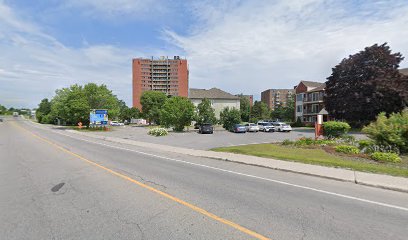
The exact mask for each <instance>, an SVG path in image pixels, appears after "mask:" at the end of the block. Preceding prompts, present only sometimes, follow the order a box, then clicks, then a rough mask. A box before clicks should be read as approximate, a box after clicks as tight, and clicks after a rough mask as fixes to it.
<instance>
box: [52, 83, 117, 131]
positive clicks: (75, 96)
mask: <svg viewBox="0 0 408 240" xmlns="http://www.w3.org/2000/svg"><path fill="white" fill-rule="evenodd" d="M91 109H107V110H108V114H109V118H110V119H112V118H115V117H117V116H118V114H119V110H120V108H119V100H118V99H117V97H116V96H115V95H113V94H112V91H110V90H109V89H108V88H107V87H106V86H105V85H97V84H95V83H88V84H86V85H85V86H83V87H82V86H80V85H78V84H74V85H71V86H70V87H69V88H62V89H58V90H56V95H55V96H54V98H53V99H52V100H51V112H50V117H51V118H52V119H59V120H60V121H61V122H62V123H65V124H68V125H76V124H77V123H78V122H82V123H83V124H84V125H88V124H89V112H90V110H91Z"/></svg>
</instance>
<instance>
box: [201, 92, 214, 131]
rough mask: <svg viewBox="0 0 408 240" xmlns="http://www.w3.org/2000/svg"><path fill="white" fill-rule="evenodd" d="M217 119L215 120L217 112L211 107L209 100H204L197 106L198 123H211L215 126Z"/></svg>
mask: <svg viewBox="0 0 408 240" xmlns="http://www.w3.org/2000/svg"><path fill="white" fill-rule="evenodd" d="M216 121H217V119H216V118H215V110H214V108H212V107H211V102H210V100H208V99H207V98H204V99H203V100H202V101H201V103H199V104H198V106H197V123H198V124H200V125H201V124H203V123H211V124H215V123H216Z"/></svg>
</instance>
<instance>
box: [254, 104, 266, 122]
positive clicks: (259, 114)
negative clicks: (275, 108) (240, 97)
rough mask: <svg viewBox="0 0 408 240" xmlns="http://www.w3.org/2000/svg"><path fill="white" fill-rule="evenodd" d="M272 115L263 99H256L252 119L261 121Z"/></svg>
mask: <svg viewBox="0 0 408 240" xmlns="http://www.w3.org/2000/svg"><path fill="white" fill-rule="evenodd" d="M269 115H270V111H269V108H268V105H266V103H264V102H261V101H255V103H254V105H253V106H252V110H251V119H250V120H251V121H254V122H256V121H259V120H264V119H268V118H269Z"/></svg>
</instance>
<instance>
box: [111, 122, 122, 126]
mask: <svg viewBox="0 0 408 240" xmlns="http://www.w3.org/2000/svg"><path fill="white" fill-rule="evenodd" d="M110 125H111V126H125V124H124V123H121V122H118V121H111V123H110Z"/></svg>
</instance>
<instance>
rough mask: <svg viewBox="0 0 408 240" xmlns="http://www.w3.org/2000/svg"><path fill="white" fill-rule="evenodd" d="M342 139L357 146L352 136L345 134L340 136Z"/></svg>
mask: <svg viewBox="0 0 408 240" xmlns="http://www.w3.org/2000/svg"><path fill="white" fill-rule="evenodd" d="M340 139H341V140H342V141H343V142H345V143H348V144H350V145H356V138H355V137H354V136H352V135H348V134H344V135H341V136H340Z"/></svg>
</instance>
